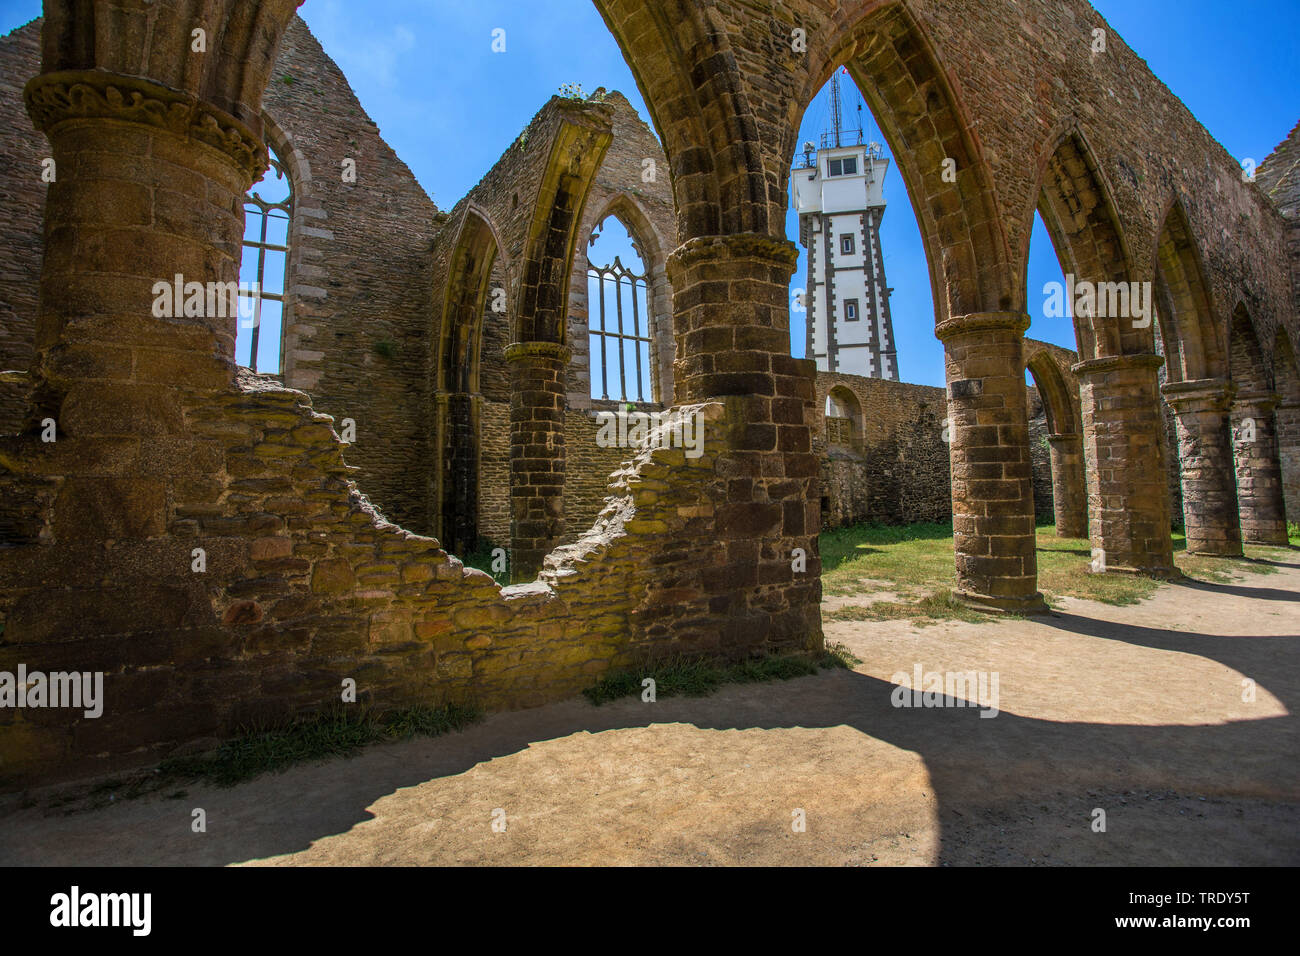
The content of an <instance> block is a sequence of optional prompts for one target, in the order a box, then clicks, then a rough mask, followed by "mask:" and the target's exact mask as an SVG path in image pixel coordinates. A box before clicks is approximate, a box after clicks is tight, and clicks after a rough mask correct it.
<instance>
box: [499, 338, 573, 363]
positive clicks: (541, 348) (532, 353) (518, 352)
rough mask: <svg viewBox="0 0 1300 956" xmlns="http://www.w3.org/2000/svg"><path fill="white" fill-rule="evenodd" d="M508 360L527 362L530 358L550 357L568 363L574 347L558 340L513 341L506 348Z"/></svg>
mask: <svg viewBox="0 0 1300 956" xmlns="http://www.w3.org/2000/svg"><path fill="white" fill-rule="evenodd" d="M505 354H506V361H507V362H526V361H529V360H530V359H538V358H540V359H550V360H552V361H556V362H559V363H560V364H561V365H568V364H569V360H570V359H571V358H573V349H571V348H569V347H568V346H567V345H560V344H559V343H558V342H513V343H511V344H510V345H507V346H506V349H505Z"/></svg>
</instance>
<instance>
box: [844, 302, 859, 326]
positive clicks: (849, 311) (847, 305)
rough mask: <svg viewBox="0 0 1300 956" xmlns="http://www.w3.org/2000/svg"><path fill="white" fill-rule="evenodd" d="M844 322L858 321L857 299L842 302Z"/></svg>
mask: <svg viewBox="0 0 1300 956" xmlns="http://www.w3.org/2000/svg"><path fill="white" fill-rule="evenodd" d="M844 321H845V322H856V321H858V300H857V299H845V300H844Z"/></svg>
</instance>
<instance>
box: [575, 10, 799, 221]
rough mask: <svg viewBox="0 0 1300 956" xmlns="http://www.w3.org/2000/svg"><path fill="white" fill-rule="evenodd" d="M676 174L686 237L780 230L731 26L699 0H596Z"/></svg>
mask: <svg viewBox="0 0 1300 956" xmlns="http://www.w3.org/2000/svg"><path fill="white" fill-rule="evenodd" d="M595 5H596V8H597V10H599V11H600V14H601V16H602V17H603V18H604V20H605V23H606V25H607V26H608V27H609V30H610V32H611V33H612V34H613V35H614V38H615V40H616V41H617V42H618V45H619V48H620V50H621V51H622V53H623V59H624V60H625V61H627V63H628V66H629V67H630V68H631V70H632V75H633V77H635V79H636V84H637V88H638V89H639V90H640V91H641V94H642V97H643V99H644V100H645V103H646V106H647V108H648V109H649V111H650V118H651V122H652V123H653V124H654V127H655V131H656V133H658V134H659V140H660V142H662V143H663V145H664V154H665V155H666V156H667V157H668V162H669V169H670V170H671V175H672V183H673V195H674V197H675V199H676V206H677V214H678V219H677V227H678V230H677V231H678V235H677V239H678V241H679V242H685V241H686V240H688V239H691V238H694V237H697V236H714V235H734V234H740V233H747V232H749V233H760V234H763V235H776V234H779V233H781V232H782V230H783V228H784V221H783V218H782V217H781V216H778V215H776V212H775V210H774V208H773V205H774V203H775V202H777V200H776V198H775V196H774V195H773V194H772V191H771V190H770V189H769V184H768V181H767V177H766V175H765V171H764V168H763V162H762V157H763V155H764V147H763V144H762V143H761V142H760V135H759V128H758V122H757V120H756V118H755V116H754V114H753V112H752V111H751V109H750V106H749V101H748V97H747V95H746V93H745V91H744V89H743V87H742V85H741V84H742V80H741V73H740V71H739V70H738V69H737V66H736V56H735V53H734V51H733V50H732V48H731V40H730V37H729V35H728V33H727V30H726V28H725V26H723V25H722V24H720V23H718V22H716V20H717V17H716V14H715V13H714V12H713V11H712V9H711V8H710V6H709V5H708V4H704V3H700V2H699V0H662V2H659V3H645V2H644V0H595Z"/></svg>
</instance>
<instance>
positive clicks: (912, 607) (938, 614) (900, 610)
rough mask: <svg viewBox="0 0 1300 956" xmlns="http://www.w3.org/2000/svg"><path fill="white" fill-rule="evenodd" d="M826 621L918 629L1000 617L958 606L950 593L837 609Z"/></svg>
mask: <svg viewBox="0 0 1300 956" xmlns="http://www.w3.org/2000/svg"><path fill="white" fill-rule="evenodd" d="M823 618H824V619H825V620H828V621H911V622H912V624H913V625H914V626H916V627H928V626H929V625H931V624H935V623H937V622H938V621H966V622H968V623H970V624H988V623H995V622H996V621H997V620H999V616H996V615H992V614H982V613H980V612H979V611H975V610H972V609H971V608H968V607H965V606H964V605H961V604H958V603H957V602H956V601H954V600H953V598H952V594H951V593H950V592H948V591H935V592H934V593H933V594H929V595H926V596H925V597H923V598H921V599H920V600H919V601H912V602H908V601H876V602H874V603H872V604H867V605H861V606H850V607H841V608H836V609H835V610H833V611H827V612H826V613H825V614H824V615H823Z"/></svg>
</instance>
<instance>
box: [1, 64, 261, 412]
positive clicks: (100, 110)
mask: <svg viewBox="0 0 1300 956" xmlns="http://www.w3.org/2000/svg"><path fill="white" fill-rule="evenodd" d="M26 99H27V107H28V111H29V112H30V113H31V115H32V119H33V121H34V123H35V124H36V126H37V128H38V129H41V130H42V131H44V132H45V134H46V136H48V137H49V140H50V146H51V151H52V155H53V158H54V161H55V168H56V170H57V178H56V180H55V182H53V183H51V184H50V187H49V192H48V194H47V198H46V208H45V259H44V262H43V264H42V271H41V305H40V313H39V317H38V320H37V334H36V349H37V367H36V370H37V377H38V392H39V395H40V399H39V400H40V401H42V402H43V403H45V405H46V410H47V411H51V412H53V411H56V410H57V416H56V417H57V420H58V423H59V428H60V432H61V433H64V434H67V435H77V436H89V435H134V436H139V435H151V434H167V433H173V432H176V431H178V430H180V427H181V422H180V418H179V416H180V408H179V405H178V403H177V400H176V397H175V395H174V391H175V389H176V388H177V387H184V388H190V389H194V388H198V389H204V388H207V389H216V388H221V387H224V386H225V385H227V384H228V383H229V382H230V381H231V379H232V377H233V374H234V363H233V358H234V352H235V332H236V321H237V316H235V315H226V314H225V310H221V314H220V315H210V314H207V313H208V312H209V302H208V297H207V296H206V294H205V295H202V296H201V297H200V299H201V304H199V303H198V302H196V303H194V305H196V306H197V308H189V309H187V308H186V301H184V300H183V301H181V302H179V303H178V302H175V301H174V298H175V295H174V293H175V282H176V279H175V277H176V276H177V275H180V276H182V282H183V283H190V282H197V283H203V284H204V287H205V289H206V287H207V283H210V282H221V283H226V282H238V280H239V263H240V252H241V250H240V243H241V238H242V234H243V211H242V210H243V195H244V193H245V191H246V190H247V189H248V187H249V186H250V185H251V184H252V182H253V179H254V177H255V176H257V175H260V173H261V171H262V170H264V169H265V168H266V165H267V159H266V150H265V147H264V146H262V144H261V141H260V139H259V138H258V137H257V136H256V135H255V134H254V132H253V131H252V130H250V129H249V128H248V127H246V126H245V125H244V124H243V123H241V122H240V121H238V120H236V119H235V118H234V117H232V116H229V115H227V114H225V113H223V112H221V111H220V110H218V109H216V108H215V107H213V106H211V105H209V104H206V103H204V102H203V101H201V100H196V99H195V98H194V97H193V96H190V95H187V94H183V93H179V92H177V91H175V90H171V89H168V88H166V87H163V86H160V85H158V84H155V83H151V82H149V81H147V80H144V79H140V78H137V77H126V76H118V75H115V74H111V73H106V72H101V71H79V72H66V73H47V74H43V75H41V76H38V77H36V78H35V79H34V80H32V81H31V82H30V83H29V84H28V85H27V89H26ZM159 284H161V285H159ZM162 285H165V286H167V287H168V288H169V290H170V291H171V293H172V295H171V296H170V297H169V299H168V301H166V302H159V301H158V300H159V295H158V293H156V292H155V287H157V288H158V289H161V288H162ZM182 288H183V287H182ZM186 299H188V294H187V295H186ZM211 304H212V305H216V306H221V305H224V304H226V303H225V301H224V300H222V299H221V297H219V296H218V297H216V301H214V302H212V303H211ZM168 306H170V310H169V311H170V314H164V315H159V314H158V313H159V312H163V311H168V310H167V307H168ZM212 311H214V312H215V311H217V310H216V309H214V310H212ZM195 312H202V313H204V314H199V315H196V314H194V313H195ZM187 313H188V314H187Z"/></svg>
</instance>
